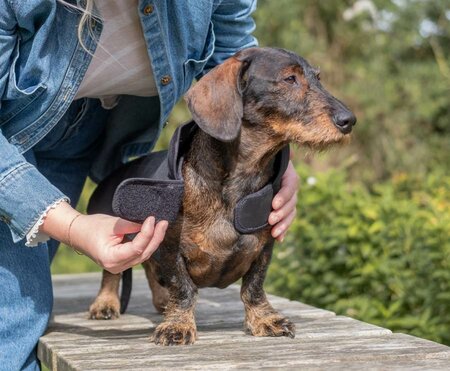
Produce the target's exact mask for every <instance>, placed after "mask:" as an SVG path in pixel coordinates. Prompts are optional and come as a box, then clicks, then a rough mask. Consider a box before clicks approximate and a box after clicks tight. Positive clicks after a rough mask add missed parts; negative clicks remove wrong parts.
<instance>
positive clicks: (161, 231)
mask: <svg viewBox="0 0 450 371" xmlns="http://www.w3.org/2000/svg"><path fill="white" fill-rule="evenodd" d="M168 225H169V223H168V222H167V221H165V220H163V221H160V222H158V224H156V227H155V232H154V234H153V237H152V239H151V241H150V242H149V243H148V245H147V247H146V248H145V251H144V252H143V253H142V254H141V255H140V256H138V257H136V258H134V259H130V260H129V261H127V262H126V263H125V266H126V268H130V267H133V266H135V265H137V264H140V263H143V262H144V261H146V260H148V259H150V257H151V256H152V254H153V253H154V252H155V251H156V249H157V248H158V247H159V245H160V244H161V242H163V240H164V236H165V234H166V231H167V227H168ZM126 268H125V269H126Z"/></svg>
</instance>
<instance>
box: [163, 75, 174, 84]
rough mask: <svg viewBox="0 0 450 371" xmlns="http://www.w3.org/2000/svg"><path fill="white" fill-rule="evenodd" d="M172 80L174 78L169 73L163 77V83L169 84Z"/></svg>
mask: <svg viewBox="0 0 450 371" xmlns="http://www.w3.org/2000/svg"><path fill="white" fill-rule="evenodd" d="M171 81H172V78H171V77H170V76H169V75H165V76H163V77H162V78H161V84H163V85H167V84H169V83H170V82H171Z"/></svg>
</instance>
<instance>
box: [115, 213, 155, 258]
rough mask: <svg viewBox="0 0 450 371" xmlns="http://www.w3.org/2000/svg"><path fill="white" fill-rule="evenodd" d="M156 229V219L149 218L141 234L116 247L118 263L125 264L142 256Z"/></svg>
mask: <svg viewBox="0 0 450 371" xmlns="http://www.w3.org/2000/svg"><path fill="white" fill-rule="evenodd" d="M154 229H155V218H154V217H153V216H151V217H149V218H147V219H146V220H145V221H144V224H142V228H141V230H140V232H139V233H138V234H137V235H136V237H134V239H133V240H132V241H130V242H126V243H123V244H119V245H116V246H115V247H116V249H117V250H116V251H117V254H116V256H115V258H116V261H117V262H118V263H119V264H118V265H120V263H122V264H123V263H125V262H127V261H129V260H130V259H133V258H136V257H137V256H140V255H141V254H142V253H143V252H144V251H145V248H146V247H147V245H148V243H149V242H150V240H151V239H152V237H153V232H154Z"/></svg>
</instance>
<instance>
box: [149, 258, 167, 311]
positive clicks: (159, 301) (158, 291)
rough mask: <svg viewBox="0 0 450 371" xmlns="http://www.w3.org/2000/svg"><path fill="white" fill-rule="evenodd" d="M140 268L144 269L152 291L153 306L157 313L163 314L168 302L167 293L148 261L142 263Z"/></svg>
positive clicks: (153, 266)
mask: <svg viewBox="0 0 450 371" xmlns="http://www.w3.org/2000/svg"><path fill="white" fill-rule="evenodd" d="M142 266H143V267H144V269H145V275H146V276H147V280H148V285H149V286H150V290H152V301H153V305H154V306H155V309H156V310H157V311H158V312H159V313H164V310H165V309H166V306H167V303H168V302H169V291H168V290H167V289H166V288H165V287H163V286H161V285H160V284H159V282H158V276H157V274H156V272H155V265H154V264H153V263H152V262H151V261H150V260H147V261H145V262H143V263H142Z"/></svg>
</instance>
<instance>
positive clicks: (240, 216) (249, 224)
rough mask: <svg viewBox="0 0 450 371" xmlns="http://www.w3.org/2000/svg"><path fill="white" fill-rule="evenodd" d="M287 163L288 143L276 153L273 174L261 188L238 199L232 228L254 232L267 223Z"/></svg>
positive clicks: (246, 232)
mask: <svg viewBox="0 0 450 371" xmlns="http://www.w3.org/2000/svg"><path fill="white" fill-rule="evenodd" d="M288 164H289V145H287V146H285V147H284V148H283V149H281V150H280V152H278V153H277V155H276V158H275V161H274V171H275V174H274V176H273V178H272V180H271V181H270V182H269V183H268V184H267V185H266V186H265V187H263V188H262V189H260V190H259V191H257V192H255V193H251V194H249V195H247V196H245V197H243V198H241V199H240V200H239V202H238V203H237V204H236V207H235V209H234V228H236V230H237V231H238V232H240V233H244V234H248V233H254V232H257V231H259V230H261V229H264V228H265V227H267V226H268V225H269V223H268V220H269V215H270V213H271V211H272V200H273V197H274V196H275V195H276V194H277V193H278V191H279V190H280V187H281V178H282V177H283V174H284V173H285V171H286V169H287V167H288Z"/></svg>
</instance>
